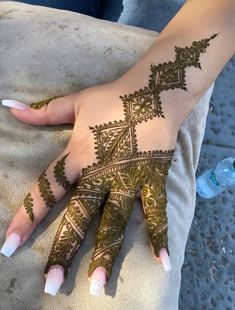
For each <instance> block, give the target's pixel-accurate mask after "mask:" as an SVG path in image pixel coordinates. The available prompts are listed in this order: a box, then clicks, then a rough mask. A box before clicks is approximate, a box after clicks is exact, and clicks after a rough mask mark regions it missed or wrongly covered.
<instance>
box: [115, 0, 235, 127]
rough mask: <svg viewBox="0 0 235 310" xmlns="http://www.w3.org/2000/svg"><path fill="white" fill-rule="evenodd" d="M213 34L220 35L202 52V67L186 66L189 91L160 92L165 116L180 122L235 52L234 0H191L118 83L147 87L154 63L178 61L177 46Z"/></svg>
mask: <svg viewBox="0 0 235 310" xmlns="http://www.w3.org/2000/svg"><path fill="white" fill-rule="evenodd" d="M214 34H217V36H216V37H215V38H213V39H211V40H210V42H209V46H208V47H207V49H206V52H204V53H201V54H200V59H199V62H200V65H201V70H200V69H199V68H198V67H194V66H188V67H187V68H185V84H186V88H187V90H186V91H185V90H182V89H181V88H179V87H176V88H175V89H168V90H167V91H163V92H161V94H160V96H161V101H162V104H163V108H165V112H166V113H165V115H169V116H172V117H174V118H175V119H178V121H179V123H181V122H182V121H183V119H184V118H185V117H186V116H187V114H188V113H189V112H190V111H191V109H192V107H193V105H194V104H195V103H196V102H197V101H198V99H199V98H200V97H201V96H202V95H203V94H204V93H205V91H206V90H207V89H208V88H209V86H210V85H211V84H212V82H213V81H214V80H215V79H216V77H217V76H218V75H219V73H220V71H221V70H222V68H223V67H224V65H225V64H226V63H227V62H228V61H229V59H230V58H231V57H232V56H233V55H234V53H235V40H234V37H235V1H234V0H207V1H204V0H188V1H187V3H186V4H185V5H184V6H183V7H182V8H181V10H180V11H179V12H178V14H176V15H175V17H174V18H173V19H172V20H171V21H170V23H169V24H168V25H167V26H166V27H165V29H164V30H163V31H162V33H161V34H160V35H159V36H158V37H157V39H156V40H155V42H154V43H153V45H152V46H151V48H150V49H149V50H148V51H147V53H146V54H145V55H144V56H143V57H142V59H141V60H140V61H139V62H138V63H137V64H136V65H135V66H134V67H133V68H132V69H131V70H129V71H128V72H127V73H126V74H124V75H123V76H122V77H121V78H120V79H119V80H118V83H119V82H120V84H119V85H122V87H124V88H126V85H128V88H129V90H130V91H135V90H138V89H140V88H143V87H145V86H147V84H148V81H149V76H150V74H151V71H150V66H151V64H153V65H158V64H163V63H168V62H170V61H171V62H175V61H176V59H175V57H176V52H175V46H177V47H181V48H185V47H190V46H191V45H192V43H193V42H194V41H197V42H198V41H200V40H202V39H208V38H210V37H212V36H213V35H214ZM178 62H179V61H178ZM123 92H124V93H125V90H124V89H123ZM172 102H174V106H175V108H172ZM171 114H172V115H171Z"/></svg>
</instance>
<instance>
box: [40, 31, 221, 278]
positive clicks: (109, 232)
mask: <svg viewBox="0 0 235 310" xmlns="http://www.w3.org/2000/svg"><path fill="white" fill-rule="evenodd" d="M216 36H217V34H214V35H213V36H211V37H210V38H209V39H203V40H201V41H198V42H196V41H195V42H193V43H192V45H191V46H190V47H185V48H180V47H175V52H176V57H175V62H171V61H170V62H168V63H163V64H158V65H151V68H150V70H151V74H150V77H149V84H148V87H145V88H143V89H140V90H138V91H136V92H134V93H133V94H129V95H124V96H120V99H121V101H122V104H123V110H124V119H123V120H119V121H114V122H109V123H106V124H101V125H96V126H94V127H89V128H90V130H91V131H92V132H93V134H94V143H95V150H96V158H97V162H96V163H94V164H93V165H91V166H87V167H85V168H83V169H82V174H81V177H80V180H79V183H78V186H77V189H76V190H75V193H74V195H73V197H72V199H71V201H70V203H69V205H68V208H67V211H66V213H65V215H64V216H63V220H62V223H61V224H60V226H59V229H58V231H57V234H56V237H55V240H54V243H53V246H52V250H51V253H50V255H49V258H48V262H47V264H46V266H45V270H44V272H45V273H47V271H48V269H49V267H50V266H52V265H55V264H61V265H62V266H63V267H64V269H65V277H66V276H67V273H68V270H69V268H70V267H71V264H72V260H73V258H74V256H75V254H76V252H77V250H78V249H79V247H80V245H81V243H82V241H83V240H84V238H85V234H86V231H87V229H88V226H89V224H90V222H91V221H92V219H93V218H94V216H95V215H96V214H97V212H98V211H99V209H100V207H101V206H102V204H104V203H105V206H104V211H103V214H102V219H101V223H100V227H99V230H98V232H97V235H96V241H95V251H94V254H93V256H92V261H91V264H90V266H89V270H88V276H91V274H92V272H93V271H94V269H95V268H96V267H98V266H103V267H105V268H106V270H107V275H108V278H109V277H110V274H111V270H112V266H113V263H114V260H115V258H116V256H117V253H118V251H119V249H120V246H121V243H122V241H123V237H124V231H125V227H126V224H127V222H128V220H129V218H130V216H131V211H132V208H133V204H134V198H135V194H136V191H137V189H138V188H140V189H141V191H142V203H143V209H144V213H145V216H146V219H147V224H148V229H149V235H150V239H151V243H152V245H153V248H154V253H155V255H158V254H159V250H160V249H161V248H163V247H165V248H166V249H167V250H168V238H167V214H166V205H167V197H166V188H165V184H166V177H167V174H168V170H169V167H170V163H171V160H172V156H173V153H174V150H152V151H151V150H150V151H147V152H139V151H138V145H137V137H136V131H135V126H136V125H137V124H138V123H141V122H143V121H148V120H150V119H153V118H154V117H162V118H164V113H163V110H162V105H161V101H160V93H161V92H162V91H166V90H168V89H174V88H181V89H182V90H187V87H186V86H187V85H186V80H185V69H186V67H190V66H194V67H195V68H200V69H201V64H200V62H199V57H200V54H201V53H205V52H206V48H207V47H208V46H209V42H210V40H212V39H214V38H215V37H216ZM76 236H77V237H76ZM62 241H63V242H62ZM64 244H66V247H65V246H64ZM168 253H169V250H168Z"/></svg>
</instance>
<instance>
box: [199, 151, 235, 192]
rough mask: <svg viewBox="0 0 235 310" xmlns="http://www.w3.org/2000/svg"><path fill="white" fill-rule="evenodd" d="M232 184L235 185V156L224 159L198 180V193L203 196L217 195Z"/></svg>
mask: <svg viewBox="0 0 235 310" xmlns="http://www.w3.org/2000/svg"><path fill="white" fill-rule="evenodd" d="M231 185H234V186H235V157H228V158H224V159H222V160H221V161H220V162H219V163H218V164H217V165H216V167H215V168H214V169H209V170H207V171H205V172H204V173H203V174H202V175H201V176H199V177H198V178H197V181H196V186H197V193H198V195H200V196H201V197H203V198H212V197H215V196H217V195H218V194H220V193H221V192H223V191H224V190H225V189H226V188H227V187H228V186H231Z"/></svg>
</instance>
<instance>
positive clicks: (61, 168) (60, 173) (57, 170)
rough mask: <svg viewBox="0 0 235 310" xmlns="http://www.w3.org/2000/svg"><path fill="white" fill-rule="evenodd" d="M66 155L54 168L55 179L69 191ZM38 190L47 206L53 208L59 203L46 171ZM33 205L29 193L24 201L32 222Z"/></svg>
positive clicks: (40, 178) (42, 175)
mask: <svg viewBox="0 0 235 310" xmlns="http://www.w3.org/2000/svg"><path fill="white" fill-rule="evenodd" d="M68 155H69V153H68V154H66V155H65V156H63V157H62V158H61V159H60V160H58V161H57V162H56V164H55V166H54V177H55V180H56V182H57V183H58V184H59V185H60V186H61V187H63V189H64V190H68V189H69V187H70V186H71V184H70V182H69V181H68V178H67V176H66V174H65V160H66V158H67V156H68ZM38 188H39V192H40V196H41V197H42V199H43V201H44V203H45V206H46V207H48V208H51V207H52V206H53V205H54V204H55V203H56V202H57V201H56V197H55V195H54V193H53V191H52V189H51V184H50V182H49V180H48V178H47V175H46V171H44V172H43V173H42V174H41V175H40V176H39V178H38ZM33 205H34V201H33V198H32V195H31V193H28V194H27V196H26V197H25V199H24V200H23V207H24V209H25V210H26V212H27V214H28V215H29V218H30V220H31V221H32V222H33V221H34V218H35V216H34V213H33Z"/></svg>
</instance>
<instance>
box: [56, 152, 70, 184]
mask: <svg viewBox="0 0 235 310" xmlns="http://www.w3.org/2000/svg"><path fill="white" fill-rule="evenodd" d="M68 155H69V153H68V154H66V155H65V156H64V157H63V158H62V159H61V160H59V161H57V163H56V165H55V167H54V176H55V179H56V181H57V183H58V184H59V185H61V186H62V187H63V188H64V189H65V190H67V189H68V188H69V187H70V186H71V184H70V182H69V181H68V179H67V177H66V174H65V171H64V170H65V159H66V157H67V156H68Z"/></svg>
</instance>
